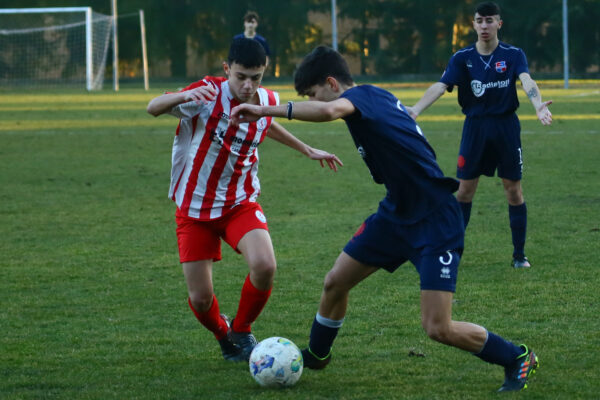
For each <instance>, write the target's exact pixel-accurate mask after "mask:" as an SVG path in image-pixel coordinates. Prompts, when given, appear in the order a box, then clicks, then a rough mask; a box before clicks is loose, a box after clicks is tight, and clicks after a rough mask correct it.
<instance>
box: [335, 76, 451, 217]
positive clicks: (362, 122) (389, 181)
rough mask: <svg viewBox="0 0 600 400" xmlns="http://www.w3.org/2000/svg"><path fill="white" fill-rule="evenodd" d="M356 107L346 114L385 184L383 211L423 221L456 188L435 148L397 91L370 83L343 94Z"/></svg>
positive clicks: (373, 171)
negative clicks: (446, 173) (442, 167)
mask: <svg viewBox="0 0 600 400" xmlns="http://www.w3.org/2000/svg"><path fill="white" fill-rule="evenodd" d="M341 97H343V98H346V99H348V100H349V101H350V102H351V103H352V104H353V105H354V107H355V108H356V112H354V113H353V114H352V115H349V116H347V117H345V118H344V120H345V122H346V125H347V126H348V129H349V130H350V134H351V135H352V138H353V139H354V143H355V144H356V147H357V148H358V151H359V153H360V155H361V156H362V158H363V160H364V161H365V163H366V164H367V167H369V170H370V171H371V175H372V176H373V179H374V180H375V182H377V183H380V184H384V185H385V187H386V189H387V194H386V197H385V198H384V199H383V200H382V201H381V203H380V207H379V209H380V211H381V212H382V213H383V214H384V215H386V216H388V217H390V218H393V219H394V221H396V222H398V223H401V224H412V223H415V222H417V221H420V220H421V219H423V218H424V217H425V216H427V215H428V214H429V213H430V212H432V211H434V210H435V209H436V208H437V206H438V205H440V204H441V203H442V202H445V201H448V198H449V196H451V195H452V193H453V192H455V191H456V189H457V188H458V182H457V181H456V180H455V179H452V178H448V177H444V174H443V173H442V170H441V169H440V167H439V166H438V164H437V162H436V158H435V152H434V151H433V149H432V148H431V146H430V145H429V143H428V142H427V140H426V139H425V137H424V136H423V133H422V132H421V129H420V128H419V126H418V125H417V124H416V122H415V121H414V120H413V119H412V118H411V117H410V116H409V115H408V113H407V112H406V109H405V108H404V106H403V105H402V104H401V103H400V100H398V99H397V98H396V97H395V96H394V95H393V94H391V93H390V92H388V91H386V90H383V89H380V88H378V87H375V86H371V85H362V86H355V87H353V88H351V89H348V90H346V91H345V92H344V93H343V94H342V96H341Z"/></svg>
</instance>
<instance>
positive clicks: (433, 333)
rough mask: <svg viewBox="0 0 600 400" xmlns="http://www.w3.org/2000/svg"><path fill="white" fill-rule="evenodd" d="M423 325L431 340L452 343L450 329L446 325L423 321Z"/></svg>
mask: <svg viewBox="0 0 600 400" xmlns="http://www.w3.org/2000/svg"><path fill="white" fill-rule="evenodd" d="M422 325H423V329H424V330H425V332H426V333H427V336H429V338H430V339H432V340H435V341H436V342H440V343H445V344H448V343H450V327H449V326H447V325H446V324H440V323H435V322H428V321H423V322H422Z"/></svg>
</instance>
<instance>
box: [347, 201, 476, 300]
mask: <svg viewBox="0 0 600 400" xmlns="http://www.w3.org/2000/svg"><path fill="white" fill-rule="evenodd" d="M463 224H464V223H463V217H462V212H461V210H460V207H459V205H458V203H457V202H456V200H455V199H454V197H452V201H449V202H447V203H443V204H442V205H441V206H440V207H439V208H438V209H437V210H436V211H434V212H433V213H431V214H429V215H428V216H427V217H425V218H424V219H423V220H421V221H419V222H417V223H415V224H412V225H401V224H398V223H396V222H394V221H393V220H391V219H389V218H386V217H385V216H383V215H381V214H380V213H375V214H373V215H371V216H370V217H369V218H367V219H366V220H365V222H364V223H363V224H362V225H361V227H360V228H359V229H358V231H357V232H356V233H355V234H354V237H353V238H352V239H350V241H349V242H348V243H347V244H346V247H344V252H345V253H346V254H348V255H349V256H350V257H352V258H354V259H355V260H357V261H359V262H361V263H363V264H366V265H369V266H373V267H378V268H382V269H385V270H386V271H388V272H394V271H395V270H396V269H397V268H398V267H399V266H400V265H402V264H404V263H405V262H406V261H408V260H410V261H411V262H412V263H413V264H414V265H415V268H416V269H417V272H418V273H419V275H420V277H421V290H443V291H447V292H454V291H455V290H456V279H457V276H458V263H459V261H460V257H461V255H462V250H463V247H464V235H465V230H464V227H463Z"/></svg>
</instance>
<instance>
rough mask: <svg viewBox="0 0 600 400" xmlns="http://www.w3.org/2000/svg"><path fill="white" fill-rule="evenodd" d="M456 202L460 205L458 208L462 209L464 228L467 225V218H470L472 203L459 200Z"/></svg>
mask: <svg viewBox="0 0 600 400" xmlns="http://www.w3.org/2000/svg"><path fill="white" fill-rule="evenodd" d="M458 204H459V205H460V209H461V210H462V214H463V222H464V223H465V229H467V225H469V220H470V219H471V206H472V205H473V203H472V202H471V203H463V202H460V201H459V202H458Z"/></svg>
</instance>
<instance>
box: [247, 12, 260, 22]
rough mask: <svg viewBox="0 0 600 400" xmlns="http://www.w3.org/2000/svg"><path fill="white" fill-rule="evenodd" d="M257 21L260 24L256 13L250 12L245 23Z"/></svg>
mask: <svg viewBox="0 0 600 400" xmlns="http://www.w3.org/2000/svg"><path fill="white" fill-rule="evenodd" d="M253 19H254V20H256V22H258V14H257V13H256V12H255V11H248V12H246V14H244V22H246V21H252V20H253Z"/></svg>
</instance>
